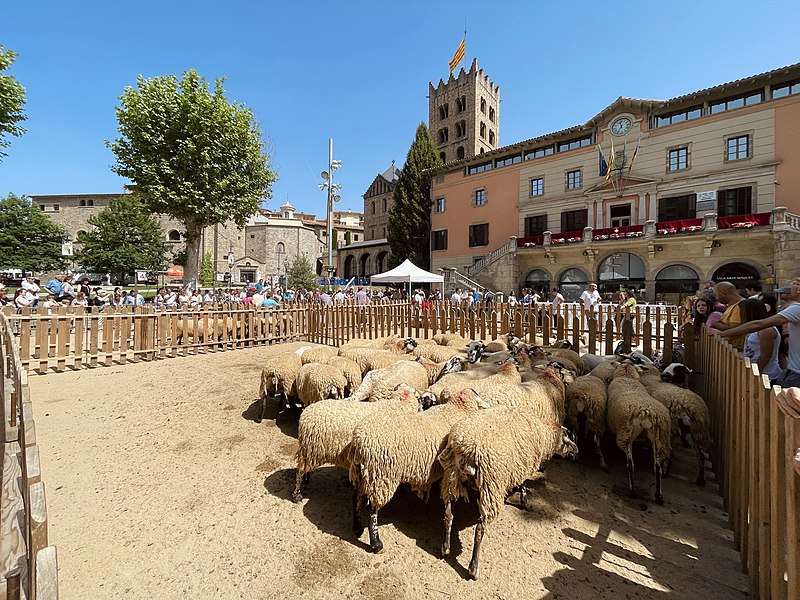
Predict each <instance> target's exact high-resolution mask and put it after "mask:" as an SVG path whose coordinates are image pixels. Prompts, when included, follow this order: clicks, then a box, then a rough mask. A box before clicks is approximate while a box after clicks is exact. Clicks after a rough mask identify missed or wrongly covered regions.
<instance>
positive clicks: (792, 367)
mask: <svg viewBox="0 0 800 600" xmlns="http://www.w3.org/2000/svg"><path fill="white" fill-rule="evenodd" d="M776 292H777V293H778V294H788V296H789V299H790V300H791V301H792V304H790V305H789V306H787V307H786V308H784V309H783V310H782V311H781V312H779V313H778V314H777V315H773V316H771V317H767V318H766V319H758V320H756V321H749V322H747V323H743V324H742V325H738V326H736V327H731V328H730V329H726V330H725V331H718V330H716V329H709V330H708V333H709V335H718V336H719V337H724V338H728V337H737V336H743V335H745V334H748V333H753V332H756V331H761V330H762V329H767V328H768V327H778V328H781V327H782V326H783V325H788V328H789V356H788V360H787V363H786V368H785V369H784V370H783V371H782V372H781V374H780V375H778V378H777V379H775V380H774V381H773V383H775V384H777V385H779V386H781V387H784V388H785V387H799V386H800V278H797V279H795V280H794V281H792V283H790V284H789V285H786V286H784V287H782V288H780V289H778V290H776Z"/></svg>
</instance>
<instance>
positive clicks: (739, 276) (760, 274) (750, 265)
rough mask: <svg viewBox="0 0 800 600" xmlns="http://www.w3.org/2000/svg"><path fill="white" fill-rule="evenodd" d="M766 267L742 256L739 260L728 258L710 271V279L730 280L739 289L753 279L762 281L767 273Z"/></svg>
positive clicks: (716, 280)
mask: <svg viewBox="0 0 800 600" xmlns="http://www.w3.org/2000/svg"><path fill="white" fill-rule="evenodd" d="M765 273H766V269H764V268H763V267H762V266H761V265H759V264H758V263H757V262H755V261H751V260H747V259H744V258H740V259H738V260H727V261H724V262H722V263H720V264H718V265H716V266H715V267H714V268H713V269H711V270H710V271H709V274H710V277H709V280H711V281H714V282H715V283H719V282H720V281H730V282H731V283H732V284H733V285H735V286H736V287H737V288H739V289H744V286H745V285H747V284H748V283H751V282H753V281H761V280H763V279H764V278H765V277H766V275H765Z"/></svg>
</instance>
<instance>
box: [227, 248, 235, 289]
mask: <svg viewBox="0 0 800 600" xmlns="http://www.w3.org/2000/svg"><path fill="white" fill-rule="evenodd" d="M234 262H236V261H235V259H234V257H233V248H230V249H229V250H228V295H229V296H230V293H231V286H232V284H233V263H234Z"/></svg>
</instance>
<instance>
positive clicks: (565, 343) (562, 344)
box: [553, 340, 572, 350]
mask: <svg viewBox="0 0 800 600" xmlns="http://www.w3.org/2000/svg"><path fill="white" fill-rule="evenodd" d="M553 348H564V349H566V350H572V342H570V341H569V340H557V341H556V342H554V343H553Z"/></svg>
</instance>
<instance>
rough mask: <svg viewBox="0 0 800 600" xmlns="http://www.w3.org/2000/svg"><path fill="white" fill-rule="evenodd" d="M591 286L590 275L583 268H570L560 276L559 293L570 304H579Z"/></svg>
mask: <svg viewBox="0 0 800 600" xmlns="http://www.w3.org/2000/svg"><path fill="white" fill-rule="evenodd" d="M588 285H589V273H587V272H586V270H585V269H583V268H581V267H568V268H566V269H564V270H563V271H562V272H561V273H559V275H558V285H555V286H553V287H557V288H558V291H559V292H561V295H562V296H564V299H565V300H567V301H568V302H577V301H578V299H579V298H580V296H581V293H582V292H583V290H585V289H586V288H587V286H588Z"/></svg>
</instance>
